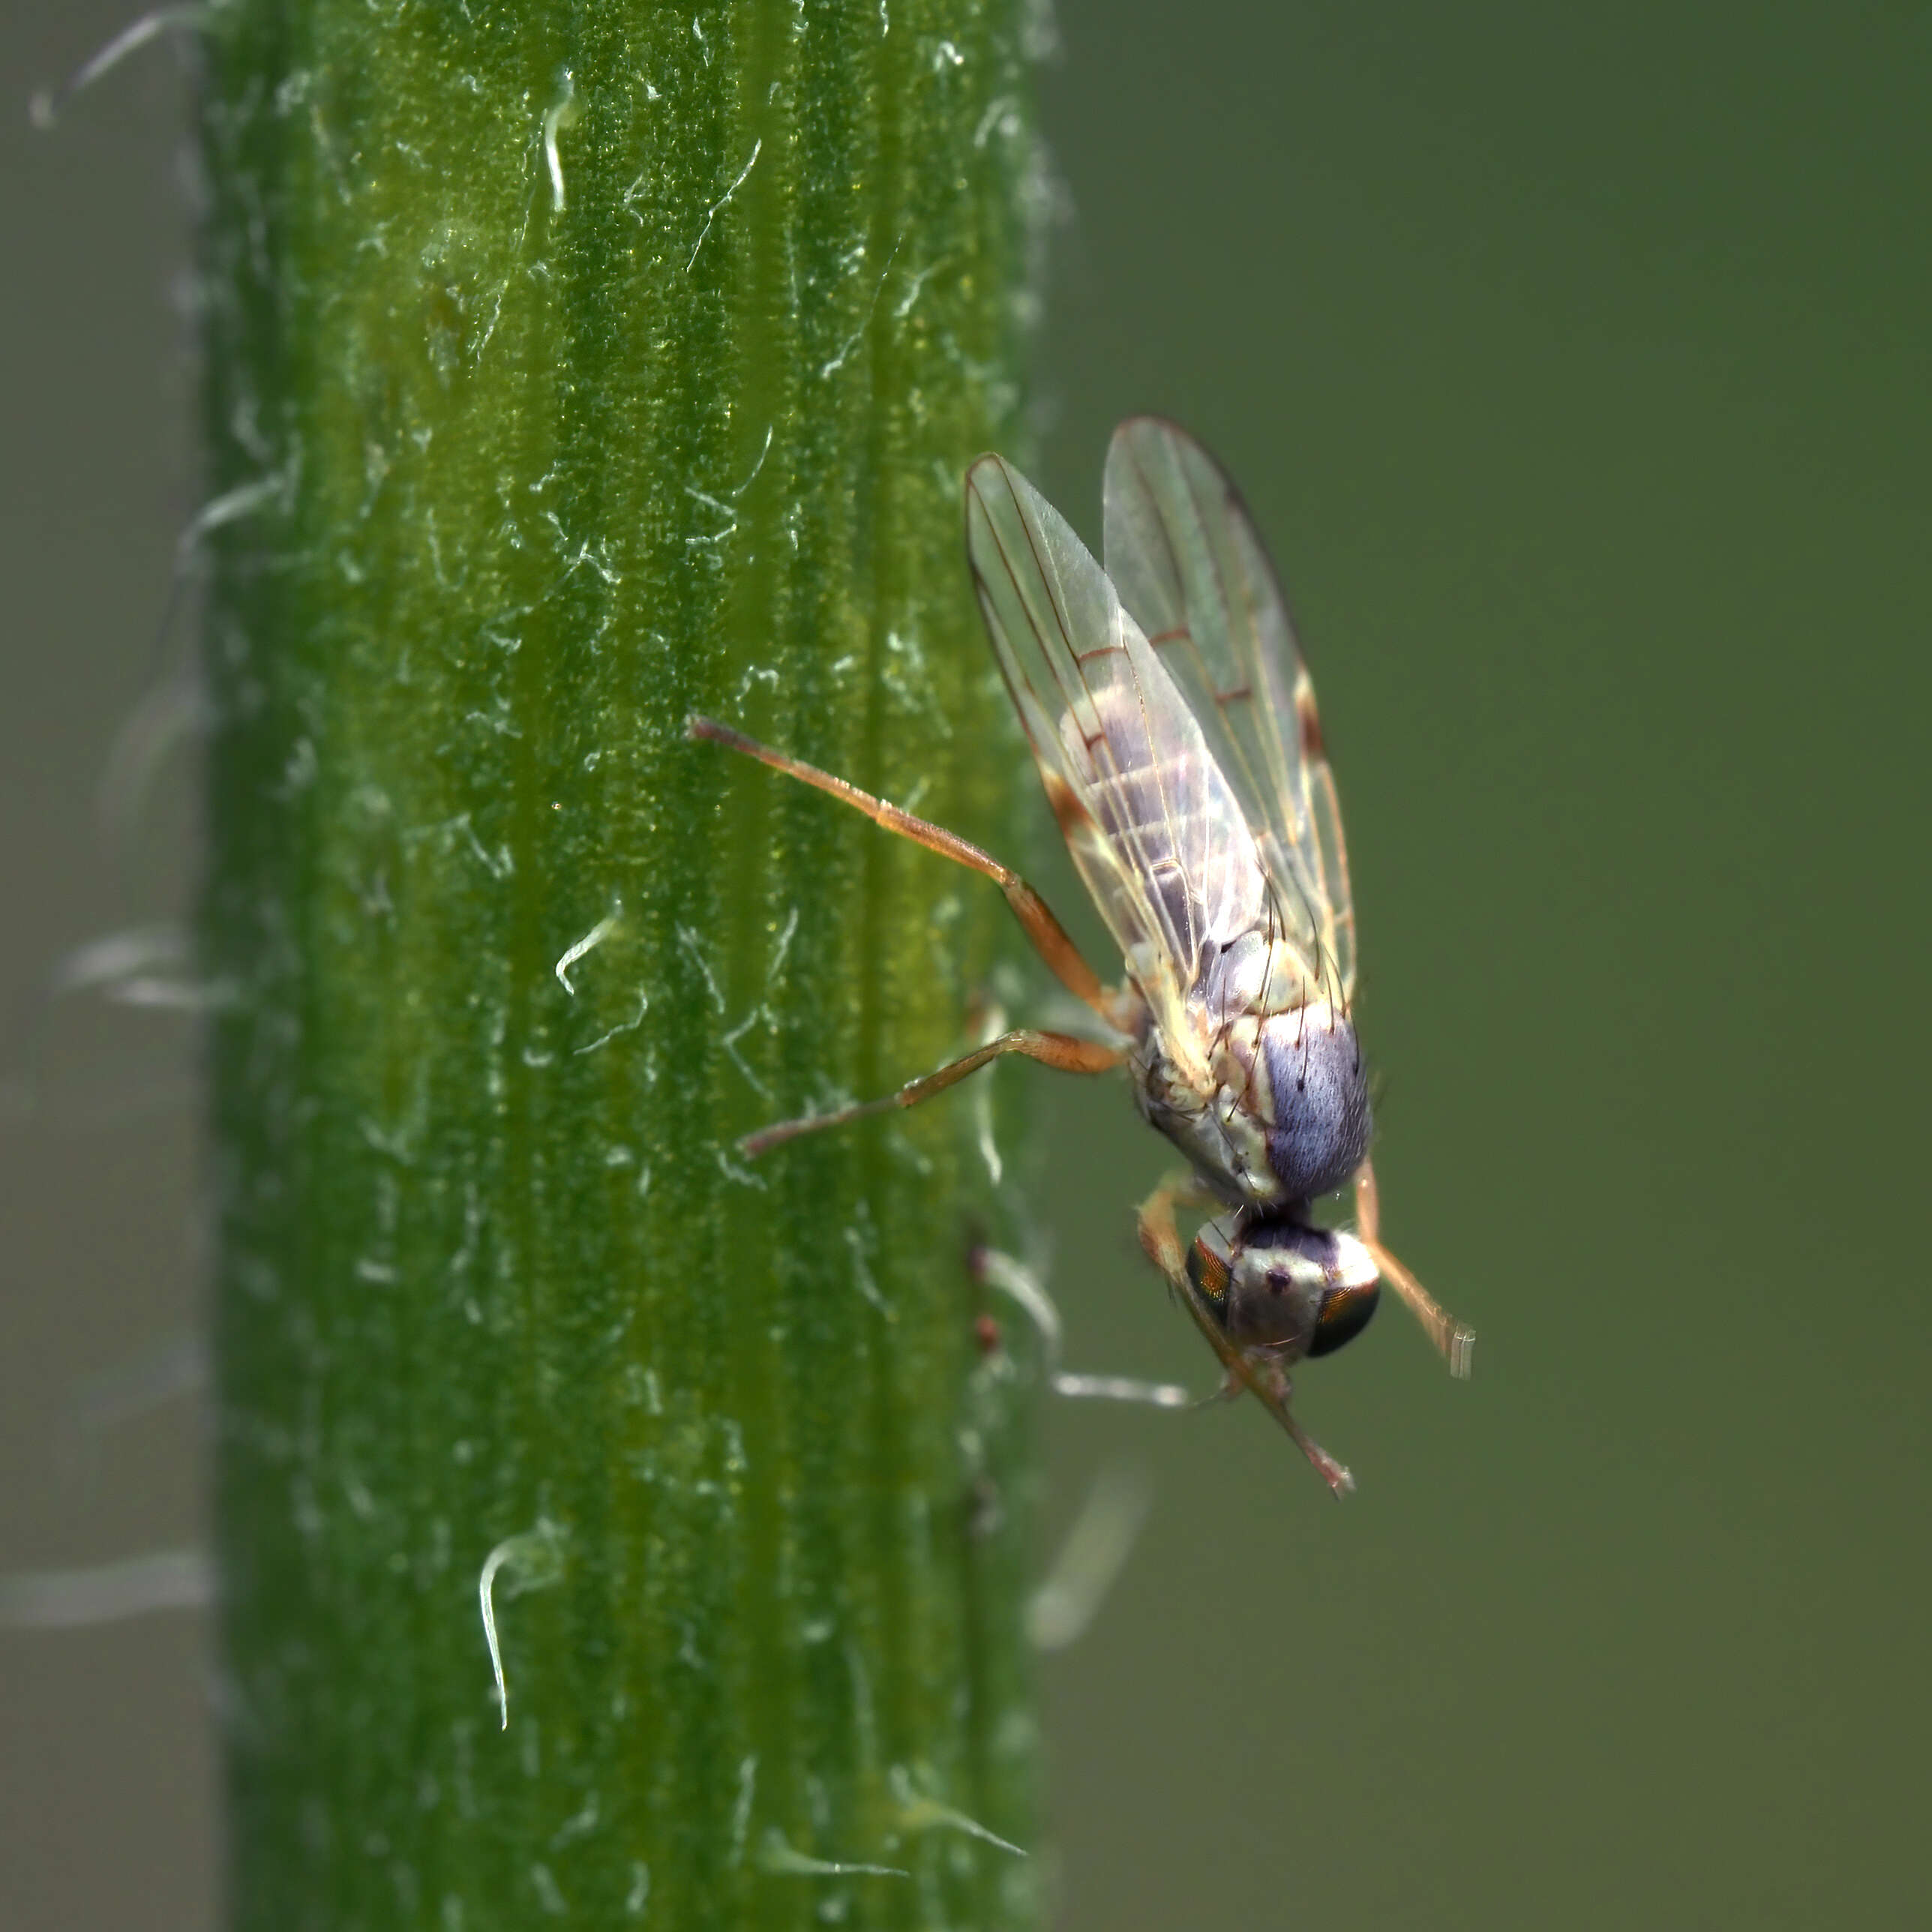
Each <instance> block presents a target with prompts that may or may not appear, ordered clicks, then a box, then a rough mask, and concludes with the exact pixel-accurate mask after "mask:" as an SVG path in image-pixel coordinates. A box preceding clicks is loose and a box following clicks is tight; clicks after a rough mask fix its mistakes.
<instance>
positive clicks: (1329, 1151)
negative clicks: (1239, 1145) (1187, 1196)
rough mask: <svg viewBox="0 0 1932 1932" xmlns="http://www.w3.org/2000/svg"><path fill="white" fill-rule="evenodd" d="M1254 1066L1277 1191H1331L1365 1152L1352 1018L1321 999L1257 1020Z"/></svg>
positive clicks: (1296, 1194) (1366, 1120)
mask: <svg viewBox="0 0 1932 1932" xmlns="http://www.w3.org/2000/svg"><path fill="white" fill-rule="evenodd" d="M1251 1070H1252V1077H1253V1082H1254V1107H1255V1111H1256V1113H1257V1114H1259V1116H1260V1118H1262V1121H1265V1123H1266V1124H1267V1142H1268V1167H1269V1169H1271V1171H1272V1172H1273V1174H1274V1178H1275V1179H1276V1180H1277V1181H1278V1182H1279V1183H1280V1187H1281V1192H1282V1198H1283V1199H1284V1200H1286V1201H1295V1202H1300V1201H1313V1200H1314V1199H1316V1198H1317V1197H1318V1196H1321V1195H1324V1194H1328V1193H1333V1192H1334V1190H1335V1189H1337V1188H1338V1187H1340V1186H1341V1185H1342V1184H1343V1183H1344V1182H1345V1181H1347V1179H1348V1178H1349V1176H1350V1175H1352V1174H1353V1173H1354V1172H1355V1170H1356V1169H1357V1168H1358V1167H1360V1166H1361V1164H1362V1163H1363V1161H1364V1160H1366V1159H1367V1156H1368V1151H1369V1141H1370V1135H1371V1133H1372V1131H1373V1122H1372V1121H1371V1119H1370V1113H1369V1079H1368V1070H1367V1067H1365V1066H1364V1064H1363V1061H1362V1050H1361V1043H1359V1042H1358V1040H1356V1038H1355V1026H1354V1024H1353V1023H1352V1022H1351V1021H1350V1020H1349V1019H1348V1017H1347V1016H1346V1015H1345V1014H1343V1013H1338V1012H1337V1010H1335V1008H1334V1007H1332V1006H1331V1005H1330V1004H1329V1003H1328V1001H1326V1000H1317V1001H1311V1002H1310V1004H1308V1005H1307V1006H1305V1007H1301V1008H1299V1009H1298V1010H1296V1011H1295V1012H1293V1013H1274V1014H1271V1015H1270V1016H1268V1018H1267V1019H1264V1020H1262V1021H1261V1022H1259V1025H1258V1027H1257V1029H1256V1040H1255V1043H1254V1049H1253V1061H1252V1062H1251Z"/></svg>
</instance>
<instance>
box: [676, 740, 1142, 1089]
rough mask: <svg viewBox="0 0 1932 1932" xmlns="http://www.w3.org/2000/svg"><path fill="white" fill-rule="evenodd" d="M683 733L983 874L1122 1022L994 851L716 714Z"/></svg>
mask: <svg viewBox="0 0 1932 1932" xmlns="http://www.w3.org/2000/svg"><path fill="white" fill-rule="evenodd" d="M684 733H685V736H686V737H687V738H708V739H709V740H710V741H711V742H712V743H713V744H714V745H724V746H725V747H726V748H727V749H729V750H730V751H742V753H743V754H745V757H748V758H756V759H757V760H758V761H759V763H761V764H766V765H769V766H771V768H772V770H773V771H775V772H784V774H785V775H787V777H788V778H797V779H799V780H800V781H802V782H803V783H804V784H808V785H815V786H817V788H818V789H819V790H820V791H824V792H829V793H831V794H832V796H833V797H834V798H835V799H840V800H841V801H842V802H844V803H845V804H847V805H850V806H852V807H853V808H854V809H855V810H856V811H862V812H863V813H864V814H865V816H866V817H868V818H869V819H870V820H871V821H872V823H874V825H879V826H883V827H884V828H885V829H886V831H888V832H897V833H898V835H899V836H900V837H901V838H910V840H912V841H913V843H914V844H917V845H923V846H924V847H926V850H928V851H929V852H937V853H938V854H939V855H940V856H941V858H944V859H952V860H953V861H954V862H955V863H956V864H958V865H968V866H970V867H971V868H972V869H973V870H974V871H976V872H981V873H983V874H985V875H986V877H988V878H989V879H991V880H992V881H993V883H995V885H996V886H998V887H999V889H1001V892H1004V893H1005V894H1006V895H1007V904H1009V905H1010V906H1011V907H1013V913H1014V916H1015V917H1016V918H1017V919H1019V922H1020V924H1021V926H1022V928H1024V929H1025V932H1026V936H1027V937H1028V938H1029V939H1030V940H1031V941H1033V944H1034V950H1035V951H1036V952H1037V953H1039V955H1040V957H1041V958H1042V959H1044V960H1045V961H1046V963H1047V965H1049V967H1051V968H1052V970H1053V973H1054V975H1055V977H1056V978H1057V979H1058V980H1059V982H1060V983H1061V985H1062V986H1064V987H1065V988H1066V989H1067V991H1068V992H1070V993H1071V994H1072V995H1073V996H1074V998H1076V999H1079V1000H1084V1001H1086V1003H1087V1004H1088V1006H1090V1007H1092V1008H1093V1009H1094V1011H1095V1012H1096V1013H1098V1014H1099V1015H1100V1017H1101V1018H1102V1019H1103V1020H1105V1021H1106V1022H1107V1024H1108V1025H1109V1026H1115V1025H1118V1017H1119V1007H1118V1003H1117V1001H1116V999H1115V996H1114V995H1112V993H1111V992H1109V990H1108V989H1107V988H1106V986H1103V984H1102V983H1101V980H1100V975H1099V974H1097V973H1096V972H1095V971H1094V969H1093V968H1092V967H1091V966H1090V965H1088V963H1087V962H1086V961H1085V959H1082V957H1081V955H1080V949H1079V947H1077V946H1076V945H1075V944H1074V943H1073V941H1072V939H1070V938H1069V937H1068V936H1067V929H1066V928H1065V927H1064V926H1062V925H1061V922H1059V920H1058V919H1055V917H1054V916H1053V913H1052V911H1051V910H1049V907H1048V905H1047V903H1046V901H1045V900H1044V899H1043V898H1041V897H1040V895H1039V893H1037V892H1035V891H1034V889H1033V888H1032V886H1030V885H1028V883H1027V882H1026V881H1025V880H1024V879H1023V878H1022V877H1020V875H1019V873H1017V872H1015V871H1009V870H1008V869H1007V867H1005V866H1004V865H1001V863H1000V862H999V860H998V859H995V857H994V856H992V853H990V852H983V851H982V850H980V847H978V846H977V845H975V844H973V843H972V842H971V840H969V839H965V838H961V837H960V836H959V833H958V832H949V831H947V829H946V828H945V826H943V825H934V824H932V823H929V821H928V820H926V819H923V818H915V817H913V815H912V814H911V813H910V812H909V811H901V809H900V808H899V807H898V806H897V805H888V804H887V803H886V802H885V800H884V799H878V798H874V796H872V794H871V793H870V792H868V791H861V790H859V787H857V786H856V785H855V784H851V783H850V782H849V781H847V780H846V779H844V778H835V777H834V776H833V775H832V773H831V772H824V771H820V769H819V768H818V767H817V766H816V765H808V764H807V763H805V760H803V759H802V758H793V757H787V755H786V754H784V752H783V751H773V750H772V748H771V747H770V746H769V745H761V744H760V743H759V742H758V741H757V739H755V738H748V737H746V736H745V734H744V733H742V731H734V730H732V729H731V727H730V726H729V725H728V724H719V723H718V722H717V721H716V720H715V718H701V717H700V716H698V715H697V713H696V712H693V713H692V714H691V716H690V717H688V718H686V719H685V721H684ZM1124 1030H1125V1029H1123V1031H1124ZM1004 1050H1006V1051H1014V1050H1016V1049H1004ZM1035 1057H1036V1058H1039V1057H1040V1056H1038V1055H1036V1056H1035ZM1051 1064H1055V1065H1058V1064H1059V1063H1058V1062H1053V1063H1051ZM942 1071H943V1070H942ZM968 1072H969V1073H970V1072H971V1068H970V1067H969V1068H968ZM933 1077H935V1078H936V1077H937V1076H933ZM901 1104H902V1105H904V1106H908V1107H909V1106H911V1105H912V1104H913V1103H911V1102H910V1100H902V1102H901ZM827 1118H830V1117H829V1116H828V1117H827Z"/></svg>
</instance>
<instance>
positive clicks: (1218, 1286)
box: [1187, 1228, 1229, 1319]
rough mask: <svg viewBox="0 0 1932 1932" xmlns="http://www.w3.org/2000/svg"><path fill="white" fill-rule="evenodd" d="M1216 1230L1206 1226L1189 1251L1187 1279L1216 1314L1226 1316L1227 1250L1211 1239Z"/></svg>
mask: <svg viewBox="0 0 1932 1932" xmlns="http://www.w3.org/2000/svg"><path fill="white" fill-rule="evenodd" d="M1212 1232H1214V1231H1213V1230H1212V1229H1208V1228H1204V1229H1202V1231H1201V1232H1200V1233H1199V1235H1196V1237H1195V1238H1194V1245H1193V1247H1191V1248H1190V1249H1189V1250H1188V1251H1187V1279H1188V1280H1190V1282H1192V1283H1193V1284H1194V1288H1195V1291H1196V1293H1197V1294H1199V1295H1200V1296H1201V1298H1202V1300H1203V1301H1206V1302H1207V1303H1208V1304H1209V1305H1210V1306H1211V1307H1212V1308H1213V1309H1214V1312H1215V1313H1216V1314H1217V1315H1220V1316H1223V1318H1224V1319H1225V1314H1226V1306H1227V1300H1228V1280H1229V1268H1228V1256H1227V1254H1226V1251H1225V1250H1223V1249H1222V1248H1221V1247H1219V1246H1217V1244H1214V1242H1212V1241H1210V1239H1209V1236H1210V1235H1211V1233H1212Z"/></svg>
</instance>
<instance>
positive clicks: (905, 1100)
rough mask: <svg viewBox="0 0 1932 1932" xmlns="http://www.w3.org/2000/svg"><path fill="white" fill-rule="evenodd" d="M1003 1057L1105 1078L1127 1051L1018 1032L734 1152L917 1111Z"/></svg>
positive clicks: (766, 1132)
mask: <svg viewBox="0 0 1932 1932" xmlns="http://www.w3.org/2000/svg"><path fill="white" fill-rule="evenodd" d="M1003 1053H1019V1054H1024V1055H1025V1056H1026V1058H1028V1059H1029V1060H1037V1061H1040V1064H1042V1065H1043V1066H1045V1067H1058V1069H1059V1070H1060V1071H1061V1073H1107V1072H1109V1071H1110V1070H1112V1069H1113V1068H1114V1067H1118V1066H1119V1065H1120V1064H1121V1061H1123V1060H1124V1059H1125V1058H1127V1049H1126V1048H1125V1047H1122V1046H1103V1044H1102V1043H1100V1041H1098V1040H1080V1039H1077V1038H1076V1037H1075V1036H1074V1035H1073V1034H1070V1033H1036V1032H1035V1031H1034V1030H1033V1028H1031V1027H1018V1028H1015V1029H1014V1030H1013V1031H1012V1032H1011V1033H1003V1034H1001V1036H1000V1037H999V1038H998V1040H989V1041H988V1042H987V1043H986V1045H985V1046H981V1047H976V1048H975V1049H974V1050H973V1052H971V1053H968V1054H965V1055H962V1056H961V1057H960V1058H959V1059H957V1060H950V1061H947V1064H945V1065H944V1067H938V1068H935V1070H934V1071H933V1072H932V1073H922V1074H921V1075H920V1076H919V1078H918V1079H916V1080H908V1081H907V1082H906V1084H905V1085H904V1086H903V1087H901V1088H900V1089H899V1091H898V1092H897V1093H896V1094H887V1095H886V1097H885V1098H884V1099H883V1100H862V1101H860V1102H859V1103H858V1104H857V1106H851V1107H839V1108H837V1109H834V1110H833V1111H832V1112H831V1113H829V1114H811V1115H807V1116H806V1117H805V1118H804V1119H802V1120H797V1121H779V1122H778V1124H776V1125H775V1127H760V1129H759V1130H758V1131H757V1133H754V1134H747V1135H746V1136H745V1138H744V1139H742V1140H741V1141H740V1142H739V1143H738V1145H739V1149H740V1151H742V1152H743V1153H744V1154H746V1155H748V1156H749V1157H752V1158H754V1159H755V1158H756V1157H757V1156H758V1155H759V1154H763V1152H764V1151H766V1148H775V1147H776V1146H777V1145H778V1143H779V1142H781V1141H790V1140H796V1139H797V1138H798V1136H799V1135H800V1134H811V1133H817V1131H818V1130H819V1129H820V1127H843V1126H844V1124H846V1122H847V1121H862V1120H863V1119H864V1118H865V1117H866V1116H867V1115H868V1114H883V1112H886V1109H888V1108H890V1107H916V1106H918V1105H919V1103H920V1101H922V1100H931V1099H932V1097H933V1095H934V1094H943V1093H944V1092H945V1091H946V1090H947V1088H949V1087H950V1086H953V1085H955V1084H956V1083H957V1082H959V1081H962V1080H964V1079H965V1077H966V1076H967V1075H968V1074H969V1073H977V1072H978V1071H979V1070H980V1068H981V1067H984V1066H985V1065H986V1063H987V1062H988V1061H989V1060H996V1059H998V1058H999V1056H1000V1055H1001V1054H1003Z"/></svg>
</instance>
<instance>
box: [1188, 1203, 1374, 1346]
mask: <svg viewBox="0 0 1932 1932" xmlns="http://www.w3.org/2000/svg"><path fill="white" fill-rule="evenodd" d="M1187 1276H1188V1279H1189V1280H1190V1281H1191V1282H1192V1283H1193V1285H1194V1288H1195V1291H1196V1293H1197V1294H1199V1295H1200V1297H1201V1298H1202V1300H1203V1301H1205V1302H1206V1304H1208V1307H1210V1308H1211V1309H1212V1310H1214V1314H1215V1316H1217V1319H1219V1321H1220V1324H1221V1326H1222V1328H1223V1329H1225V1330H1226V1332H1227V1334H1228V1337H1229V1340H1231V1341H1233V1342H1235V1343H1238V1344H1239V1346H1241V1347H1242V1348H1244V1349H1267V1350H1268V1351H1269V1352H1270V1353H1271V1354H1272V1355H1274V1356H1275V1357H1276V1358H1277V1360H1279V1361H1282V1362H1283V1363H1287V1362H1293V1361H1300V1360H1301V1358H1303V1357H1304V1356H1306V1355H1331V1354H1332V1353H1333V1352H1334V1351H1335V1350H1336V1349H1339V1348H1340V1347H1341V1346H1342V1344H1343V1343H1345V1342H1349V1341H1352V1340H1354V1339H1355V1337H1356V1336H1358V1335H1359V1334H1361V1332H1362V1331H1363V1330H1364V1328H1367V1326H1368V1325H1369V1319H1370V1316H1373V1314H1374V1313H1375V1312H1376V1301H1377V1300H1378V1299H1379V1297H1380V1295H1381V1293H1382V1289H1381V1286H1380V1282H1379V1274H1378V1271H1377V1269H1376V1264H1375V1262H1374V1260H1373V1258H1372V1257H1371V1256H1370V1253H1369V1251H1368V1250H1367V1248H1366V1247H1364V1245H1363V1244H1361V1242H1360V1241H1358V1240H1356V1238H1355V1236H1354V1235H1348V1234H1343V1233H1342V1232H1340V1231H1339V1230H1336V1229H1328V1228H1310V1227H1306V1226H1304V1225H1303V1224H1302V1223H1301V1222H1299V1221H1297V1220H1289V1219H1286V1218H1262V1219H1259V1220H1252V1221H1250V1222H1248V1223H1247V1224H1246V1225H1245V1226H1237V1228H1236V1230H1235V1235H1234V1236H1233V1238H1232V1240H1230V1239H1229V1238H1227V1237H1226V1236H1224V1235H1223V1234H1222V1233H1221V1232H1220V1229H1218V1228H1217V1227H1215V1226H1214V1225H1213V1224H1212V1223H1210V1224H1209V1225H1208V1226H1206V1227H1205V1228H1203V1229H1202V1231H1201V1232H1200V1233H1199V1235H1196V1237H1195V1239H1194V1245H1193V1247H1192V1248H1191V1249H1190V1250H1189V1252H1188V1256H1187Z"/></svg>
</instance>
